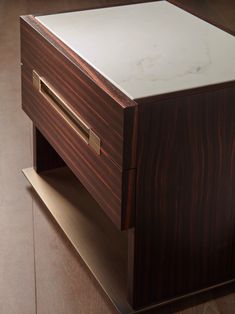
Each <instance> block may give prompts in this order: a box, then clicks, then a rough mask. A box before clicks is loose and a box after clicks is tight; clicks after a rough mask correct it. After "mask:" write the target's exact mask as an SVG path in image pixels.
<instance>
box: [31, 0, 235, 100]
mask: <svg viewBox="0 0 235 314" xmlns="http://www.w3.org/2000/svg"><path fill="white" fill-rule="evenodd" d="M37 20H38V21H40V22H41V23H42V24H43V25H44V26H46V27H47V28H48V29H49V30H50V31H51V32H52V33H53V34H55V35H56V36H57V37H58V38H60V39H61V40H62V41H63V42H64V43H65V44H66V45H67V46H69V47H70V48H71V49H72V50H74V51H75V52H76V53H77V54H78V55H80V56H81V57H82V58H83V59H85V60H86V61H87V62H88V63H89V64H91V65H92V66H93V67H94V68H95V69H96V70H98V71H99V72H100V73H101V74H102V75H103V76H105V77H106V78H107V79H109V80H110V81H111V82H112V83H113V84H114V85H115V86H117V87H118V88H119V89H121V90H122V91H123V92H124V93H125V94H126V95H128V96H129V97H130V98H132V99H137V98H142V97H146V96H151V95H159V94H164V93H169V92H174V91H179V90H185V89H190V88H194V87H200V86H205V85H211V84H215V83H222V82H228V81H233V80H235V37H234V36H232V35H230V34H228V33H226V32H224V31H222V30H220V29H218V28H216V27H215V26H212V25H210V24H209V23H207V22H205V21H203V20H201V19H199V18H197V17H195V16H193V15H192V14H190V13H187V12H185V11H183V10H182V9H180V8H178V7H176V6H175V5H173V4H170V3H168V2H167V1H159V2H149V3H142V4H133V5H125V6H119V7H113V8H105V9H96V10H88V11H79V12H69V13H61V14H55V15H46V16H40V17H37Z"/></svg>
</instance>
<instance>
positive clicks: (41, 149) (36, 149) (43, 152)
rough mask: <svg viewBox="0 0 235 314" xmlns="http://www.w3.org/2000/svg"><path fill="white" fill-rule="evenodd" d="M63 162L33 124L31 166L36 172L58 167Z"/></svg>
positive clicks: (62, 164)
mask: <svg viewBox="0 0 235 314" xmlns="http://www.w3.org/2000/svg"><path fill="white" fill-rule="evenodd" d="M64 165H65V163H64V161H63V160H62V158H61V157H60V156H59V155H58V154H57V152H56V151H55V150H54V148H53V147H52V146H51V145H50V144H49V142H48V141H47V140H46V139H45V137H44V136H43V135H42V133H41V132H40V131H39V130H38V129H37V128H36V127H35V126H33V166H34V169H35V170H36V172H37V173H39V172H42V171H45V170H51V169H54V168H59V167H62V166H64Z"/></svg>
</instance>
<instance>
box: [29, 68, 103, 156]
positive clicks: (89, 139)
mask: <svg viewBox="0 0 235 314" xmlns="http://www.w3.org/2000/svg"><path fill="white" fill-rule="evenodd" d="M32 79H33V85H34V87H35V88H36V89H37V90H38V91H39V92H40V93H41V94H42V95H43V97H44V98H46V100H47V101H48V102H49V103H50V105H52V106H53V107H54V109H56V111H57V112H58V113H59V114H60V115H61V116H62V117H63V118H64V119H65V120H66V122H67V123H69V125H70V126H71V127H72V128H73V129H74V130H75V131H76V132H77V133H78V135H79V136H80V137H81V139H83V141H85V143H86V144H88V145H89V146H90V147H92V148H93V150H94V151H95V152H96V153H97V154H98V155H100V145H101V141H100V138H99V137H98V136H97V135H96V134H95V132H94V131H92V130H91V128H90V127H89V126H88V125H87V124H86V123H85V122H84V121H83V120H82V119H81V118H80V117H79V116H78V115H77V114H76V113H75V112H74V111H73V110H72V108H71V107H70V105H69V104H67V102H66V101H65V100H64V99H63V98H62V97H61V96H60V95H59V93H58V92H57V91H56V90H55V89H54V88H53V87H52V86H51V84H50V83H48V82H47V80H45V79H44V78H43V77H41V76H39V75H38V73H37V72H36V71H35V70H33V77H32Z"/></svg>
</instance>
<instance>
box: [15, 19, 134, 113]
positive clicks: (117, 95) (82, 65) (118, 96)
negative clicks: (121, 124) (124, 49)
mask: <svg viewBox="0 0 235 314" xmlns="http://www.w3.org/2000/svg"><path fill="white" fill-rule="evenodd" d="M20 20H21V21H23V22H25V23H27V24H28V25H30V26H31V27H32V28H33V29H34V30H35V31H36V32H38V33H39V34H40V35H41V36H42V37H43V38H44V39H46V40H47V41H48V42H50V44H51V45H52V46H53V47H54V48H56V49H57V50H58V51H59V52H60V53H61V54H63V55H64V56H65V57H66V58H67V59H68V60H69V61H70V62H71V63H73V64H74V65H75V66H76V67H78V68H79V70H80V71H82V72H83V73H84V74H85V75H86V76H87V77H88V78H89V79H91V80H92V81H93V82H94V83H95V84H96V85H97V86H98V87H99V88H101V89H102V90H103V91H104V92H105V93H106V94H108V95H109V96H110V97H111V98H112V99H114V100H115V101H116V102H117V103H118V104H119V105H120V106H121V107H122V108H123V109H125V108H128V107H135V106H136V105H137V103H136V102H135V101H134V100H132V99H131V98H129V97H128V96H127V95H126V94H124V93H123V92H122V91H121V90H119V89H118V88H117V87H116V86H114V85H113V84H112V83H111V82H110V81H109V80H107V79H106V78H105V77H103V75H102V74H100V73H99V72H98V71H96V70H95V69H94V68H93V67H92V66H91V65H89V64H88V63H87V62H86V61H85V60H83V59H82V58H81V57H80V56H79V55H77V54H76V53H75V52H74V51H73V50H72V49H71V48H69V47H68V46H67V45H66V44H64V43H63V42H62V41H61V40H60V39H59V38H58V37H57V36H55V35H54V34H53V33H52V32H50V31H49V30H48V29H47V28H46V27H45V26H44V25H42V24H41V23H40V22H39V21H38V20H37V19H36V18H35V16H34V15H22V16H21V17H20Z"/></svg>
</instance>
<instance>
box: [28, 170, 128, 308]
mask: <svg viewBox="0 0 235 314" xmlns="http://www.w3.org/2000/svg"><path fill="white" fill-rule="evenodd" d="M23 173H24V175H25V176H26V178H27V179H28V181H29V182H30V183H31V184H32V186H33V188H34V189H35V190H36V191H37V193H38V195H39V197H40V198H41V200H42V201H43V203H44V204H45V205H46V207H47V208H48V209H49V211H50V212H51V214H52V215H53V217H54V218H55V220H56V221H57V223H58V224H59V225H60V227H61V228H62V230H63V231H64V233H65V234H66V236H67V237H68V239H69V240H70V242H71V243H72V245H73V246H74V248H75V249H76V251H77V252H78V253H79V255H80V256H81V258H82V259H83V261H84V262H85V263H86V265H87V266H88V268H89V269H90V271H91V272H92V274H93V275H94V277H95V278H96V280H97V281H98V282H99V284H100V285H101V287H102V288H103V289H104V291H105V292H106V294H107V296H108V297H109V298H110V300H111V301H112V303H113V304H114V306H115V307H116V308H117V310H118V311H119V312H120V313H125V314H127V313H130V312H132V309H131V307H130V305H129V304H128V303H127V301H126V295H127V291H126V287H127V283H126V279H127V234H126V233H125V232H120V231H119V230H118V229H117V228H116V227H115V226H113V224H112V223H111V222H110V220H109V219H108V218H107V217H106V215H105V214H104V213H103V211H102V210H101V208H100V207H99V205H98V204H97V203H96V202H95V200H94V199H93V198H92V197H91V196H90V194H89V193H88V192H87V191H86V189H85V188H84V187H83V186H82V184H81V183H80V182H79V181H78V180H77V178H75V176H74V175H73V174H72V173H71V172H70V171H69V170H68V169H67V168H59V169H56V170H51V171H46V172H44V173H43V175H41V174H40V175H38V174H37V173H36V172H35V170H34V169H33V168H27V169H24V170H23Z"/></svg>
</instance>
